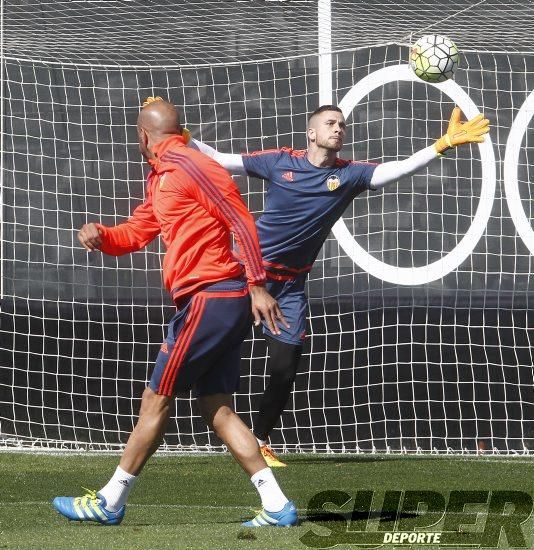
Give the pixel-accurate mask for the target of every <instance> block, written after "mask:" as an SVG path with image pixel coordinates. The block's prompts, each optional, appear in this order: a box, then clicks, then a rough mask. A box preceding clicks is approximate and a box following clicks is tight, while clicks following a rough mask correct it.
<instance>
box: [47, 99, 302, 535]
mask: <svg viewBox="0 0 534 550" xmlns="http://www.w3.org/2000/svg"><path fill="white" fill-rule="evenodd" d="M150 99H151V101H147V102H146V104H145V106H144V107H143V109H142V110H141V113H140V115H139V118H138V124H137V129H138V136H139V148H140V151H141V153H142V154H143V156H144V157H145V158H146V160H147V161H148V163H149V164H150V166H151V167H152V170H151V172H150V174H149V176H148V181H147V190H146V199H145V201H144V203H143V204H142V205H141V206H139V207H138V208H136V210H135V211H134V213H133V215H132V216H131V217H130V218H129V219H128V221H126V222H125V223H123V224H120V225H118V226H115V227H106V226H104V225H101V224H95V223H90V224H86V225H84V226H83V227H82V229H81V230H80V233H79V236H78V238H79V240H80V242H81V244H82V245H83V246H84V247H85V248H86V249H87V250H88V251H93V250H96V249H99V250H101V251H102V252H104V253H107V254H112V255H121V254H126V253H129V252H134V251H136V250H139V249H141V248H143V247H144V246H146V245H147V244H148V243H149V242H150V241H152V240H153V239H154V238H155V237H156V236H157V235H158V234H161V236H162V239H163V242H164V244H165V246H166V248H167V252H166V254H165V259H164V261H163V280H164V284H165V286H166V288H167V289H168V290H169V292H170V293H171V295H172V297H173V300H174V301H175V303H176V306H177V312H176V314H175V315H174V317H173V318H172V319H171V321H170V323H169V330H168V335H167V339H166V341H165V343H164V344H163V346H162V348H161V350H160V352H159V354H158V357H157V359H156V366H155V368H154V371H153V373H152V377H151V379H150V384H149V387H147V388H146V389H145V391H144V393H143V397H142V401H141V410H140V413H139V419H138V421H137V424H136V425H135V428H134V430H133V432H132V433H131V435H130V437H129V439H128V443H127V445H126V448H125V450H124V453H123V455H122V457H121V459H120V463H119V466H118V467H117V469H116V471H115V474H114V475H113V477H112V478H111V479H110V481H109V482H108V483H107V484H106V485H105V486H104V487H103V488H102V489H100V491H98V492H94V491H91V492H89V493H88V494H87V495H85V496H83V497H56V498H55V499H54V502H53V505H54V507H55V508H56V510H57V511H58V512H59V513H61V514H62V515H64V516H65V517H67V518H69V519H74V520H79V521H95V522H98V523H103V524H106V525H118V524H119V523H120V522H121V521H122V519H123V517H124V512H125V507H126V500H127V498H128V494H129V492H130V490H131V488H132V487H133V485H134V483H135V481H136V478H137V476H138V475H139V474H140V473H141V470H142V469H143V466H144V465H145V463H146V461H147V460H148V458H149V457H150V456H151V455H152V454H153V453H154V452H155V451H156V450H157V448H158V447H159V445H160V442H161V440H162V438H163V435H164V433H165V429H166V426H167V423H168V420H169V416H170V413H171V406H172V404H173V400H174V397H175V394H176V393H177V392H184V391H189V390H193V392H194V394H195V396H196V397H197V401H198V404H199V407H200V410H201V413H202V416H203V418H204V419H205V420H206V422H207V423H208V425H209V426H210V427H211V428H212V429H213V430H214V431H215V432H216V433H217V435H218V436H219V437H220V438H221V439H222V440H223V441H224V443H225V444H226V446H227V447H228V449H229V450H230V452H231V453H232V455H233V456H234V458H235V459H236V460H237V462H238V463H239V465H240V466H241V467H242V468H243V469H244V470H245V472H246V473H247V474H248V475H249V476H251V481H252V483H253V484H254V486H255V487H256V488H257V490H258V492H259V494H260V498H261V501H262V506H263V510H262V511H261V512H260V513H259V514H258V515H257V516H256V517H255V518H254V519H252V520H250V521H248V522H245V523H244V525H245V526H247V527H261V526H270V525H280V526H281V525H295V524H296V523H297V521H298V518H297V511H296V508H295V505H294V503H293V502H291V501H289V500H288V499H287V498H286V497H285V495H284V494H283V492H282V491H281V489H280V487H279V486H278V484H277V482H276V480H275V478H274V476H273V474H272V472H271V470H270V468H268V467H267V464H266V463H265V460H264V458H263V457H262V455H261V453H260V449H259V446H258V443H257V441H256V439H255V437H254V436H253V435H252V433H251V432H250V430H249V429H248V428H247V426H246V425H245V424H244V422H243V421H242V420H241V419H240V418H239V416H237V414H236V413H235V412H234V411H233V408H232V393H234V392H235V391H236V390H237V389H238V386H239V363H240V358H241V353H240V350H241V344H242V342H243V340H244V338H245V336H246V335H247V333H248V331H249V329H250V324H251V322H252V316H253V317H254V318H255V322H256V323H259V322H260V321H261V318H262V317H263V318H264V322H266V323H267V324H268V326H269V327H270V328H271V330H272V331H273V333H276V334H278V333H279V330H280V329H279V328H278V327H277V324H276V322H277V321H278V322H280V323H282V324H286V323H285V320H284V318H283V315H282V313H281V311H280V309H279V307H278V304H277V302H276V301H275V300H274V299H273V298H272V297H271V296H270V295H269V294H268V293H267V291H266V290H265V287H264V285H265V280H266V277H265V271H264V268H263V266H262V259H261V253H260V248H259V243H258V237H257V234H256V228H255V224H254V219H253V218H252V216H251V214H250V213H249V212H248V210H247V208H246V206H245V204H244V202H243V200H242V198H241V196H240V194H239V190H238V188H237V186H236V185H235V183H234V182H233V180H232V178H231V177H230V175H229V174H228V172H227V171H226V170H225V169H224V168H222V167H221V166H220V165H219V164H218V163H217V162H215V161H214V160H212V159H210V158H209V157H207V156H206V155H204V154H202V153H200V152H198V151H196V150H193V149H190V148H187V147H186V139H185V138H184V136H183V132H182V127H181V125H180V117H179V113H178V111H177V109H176V108H175V107H174V106H173V105H172V104H171V103H168V102H166V101H163V100H161V98H156V99H154V98H150ZM230 233H233V234H234V235H235V236H236V238H237V240H238V241H239V244H240V249H241V250H242V255H243V261H244V265H245V271H246V279H245V277H244V274H243V267H242V266H241V264H240V263H239V262H237V261H236V259H235V258H234V256H233V255H232V251H231V241H230ZM251 314H252V315H251Z"/></svg>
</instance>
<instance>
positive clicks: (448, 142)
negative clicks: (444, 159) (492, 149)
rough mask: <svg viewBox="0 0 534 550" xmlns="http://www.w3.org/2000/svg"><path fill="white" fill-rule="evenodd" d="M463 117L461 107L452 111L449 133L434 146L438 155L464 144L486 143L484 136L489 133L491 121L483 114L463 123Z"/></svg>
mask: <svg viewBox="0 0 534 550" xmlns="http://www.w3.org/2000/svg"><path fill="white" fill-rule="evenodd" d="M461 117H462V111H461V110H460V108H459V107H455V108H454V109H453V111H452V115H451V120H450V121H449V127H448V128H447V133H446V134H445V135H444V136H442V137H440V138H439V139H438V140H437V141H436V143H435V144H434V147H435V148H436V151H437V152H438V153H444V152H445V151H447V149H452V148H453V147H457V146H458V145H463V144H464V143H482V142H483V141H484V134H487V133H488V132H489V120H488V119H487V118H484V115H481V114H480V115H477V116H476V117H474V118H472V119H471V120H468V121H467V122H462V121H461V120H460V119H461Z"/></svg>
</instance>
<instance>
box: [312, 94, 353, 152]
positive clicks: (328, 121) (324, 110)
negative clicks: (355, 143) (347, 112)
mask: <svg viewBox="0 0 534 550" xmlns="http://www.w3.org/2000/svg"><path fill="white" fill-rule="evenodd" d="M346 130H347V123H346V122H345V117H344V116H343V112H342V111H341V109H340V108H339V107H336V106H335V105H322V106H321V107H319V108H318V109H316V110H315V111H313V113H312V114H311V116H310V118H309V119H308V131H307V133H308V148H309V147H317V148H320V149H327V150H330V151H336V152H337V151H340V150H341V148H342V147H343V139H344V138H345V133H346Z"/></svg>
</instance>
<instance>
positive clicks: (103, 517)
mask: <svg viewBox="0 0 534 550" xmlns="http://www.w3.org/2000/svg"><path fill="white" fill-rule="evenodd" d="M173 399H174V398H173V397H167V396H162V395H158V394H157V393H155V392H154V391H153V390H151V389H150V388H146V389H145V391H144V392H143V396H142V400H141V409H140V411H139V419H138V420H137V423H136V425H135V428H134V429H133V431H132V433H131V434H130V437H129V438H128V443H127V444H126V449H125V450H124V453H123V455H122V457H121V460H120V463H119V466H118V468H117V469H116V470H115V473H114V474H113V476H112V478H111V479H110V480H109V482H108V483H107V484H106V485H105V486H104V487H103V488H102V489H101V490H100V491H98V493H90V494H89V495H86V496H84V497H76V498H74V497H57V498H56V499H54V502H53V504H54V507H55V508H56V510H57V511H58V512H60V513H61V514H63V515H64V516H66V517H68V518H69V519H78V520H81V521H83V520H89V521H97V522H99V523H104V524H108V525H118V524H119V523H120V522H121V521H122V518H123V517H124V505H125V503H126V500H127V498H128V495H129V494H130V491H131V489H132V488H133V485H134V483H135V480H136V478H137V476H138V475H139V474H140V473H141V470H142V469H143V466H144V465H145V463H146V461H147V460H148V459H149V458H150V457H151V456H152V455H153V454H154V453H155V452H156V450H157V448H158V447H159V445H160V443H161V440H162V438H163V435H164V434H165V429H166V427H167V423H168V421H169V415H170V409H171V404H172V401H173Z"/></svg>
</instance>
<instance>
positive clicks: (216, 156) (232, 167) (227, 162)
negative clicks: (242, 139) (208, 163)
mask: <svg viewBox="0 0 534 550" xmlns="http://www.w3.org/2000/svg"><path fill="white" fill-rule="evenodd" d="M188 145H189V147H193V148H194V149H198V150H199V151H200V152H201V153H204V154H205V155H208V157H211V158H212V159H213V160H215V161H217V162H218V163H219V164H220V165H221V166H222V167H223V168H226V169H227V170H228V172H230V174H232V175H233V176H246V175H248V174H247V171H246V170H245V166H244V165H243V157H242V156H241V155H239V154H233V153H219V151H216V150H215V149H214V148H213V147H210V146H209V145H206V144H205V143H202V142H201V141H198V140H196V139H194V138H191V140H190V141H189V144H188Z"/></svg>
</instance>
